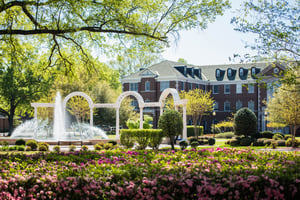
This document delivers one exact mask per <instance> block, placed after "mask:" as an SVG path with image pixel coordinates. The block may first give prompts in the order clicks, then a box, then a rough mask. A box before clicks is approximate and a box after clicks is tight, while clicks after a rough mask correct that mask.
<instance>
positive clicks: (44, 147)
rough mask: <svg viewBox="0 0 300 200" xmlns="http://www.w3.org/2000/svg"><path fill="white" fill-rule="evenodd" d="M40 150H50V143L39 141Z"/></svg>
mask: <svg viewBox="0 0 300 200" xmlns="http://www.w3.org/2000/svg"><path fill="white" fill-rule="evenodd" d="M38 150H39V151H48V150H49V144H48V143H46V142H39V143H38Z"/></svg>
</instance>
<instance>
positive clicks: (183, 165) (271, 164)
mask: <svg viewBox="0 0 300 200" xmlns="http://www.w3.org/2000/svg"><path fill="white" fill-rule="evenodd" d="M0 157H1V166H0V168H1V178H0V188H1V193H0V199H299V198H300V191H299V190H300V189H299V188H300V173H299V167H300V154H299V152H264V151H254V150H250V149H240V150H237V149H234V148H231V149H230V148H215V149H214V148H209V149H198V150H195V149H190V150H183V151H181V150H179V151H172V150H158V151H153V150H136V151H135V150H125V149H115V150H109V151H77V152H68V153H67V152H44V153H35V154H24V153H23V154H16V153H15V154H8V153H7V154H1V155H0Z"/></svg>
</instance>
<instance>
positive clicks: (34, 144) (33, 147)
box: [26, 140, 38, 151]
mask: <svg viewBox="0 0 300 200" xmlns="http://www.w3.org/2000/svg"><path fill="white" fill-rule="evenodd" d="M26 146H29V147H30V148H31V151H36V149H37V147H38V144H37V141H35V140H28V141H27V142H26Z"/></svg>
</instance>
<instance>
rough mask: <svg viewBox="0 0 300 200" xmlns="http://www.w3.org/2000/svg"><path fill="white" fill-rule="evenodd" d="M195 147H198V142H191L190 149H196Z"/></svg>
mask: <svg viewBox="0 0 300 200" xmlns="http://www.w3.org/2000/svg"><path fill="white" fill-rule="evenodd" d="M197 146H199V142H198V141H193V142H191V147H192V148H194V149H196V148H197Z"/></svg>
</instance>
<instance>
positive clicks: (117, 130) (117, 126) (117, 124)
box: [116, 108, 120, 140]
mask: <svg viewBox="0 0 300 200" xmlns="http://www.w3.org/2000/svg"><path fill="white" fill-rule="evenodd" d="M119 109H120V108H116V140H118V139H120V134H119V131H120V130H119Z"/></svg>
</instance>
